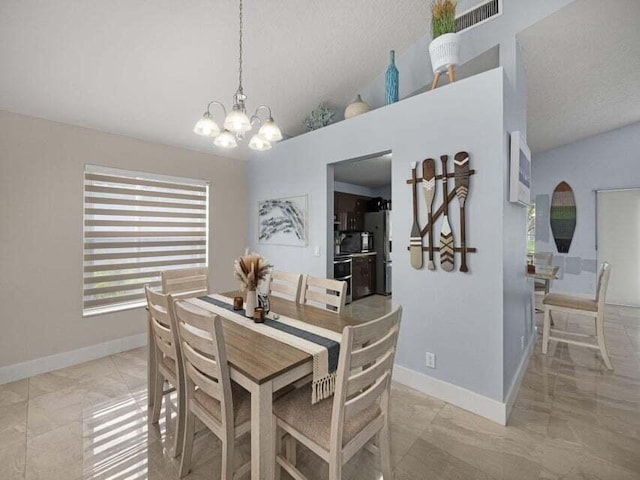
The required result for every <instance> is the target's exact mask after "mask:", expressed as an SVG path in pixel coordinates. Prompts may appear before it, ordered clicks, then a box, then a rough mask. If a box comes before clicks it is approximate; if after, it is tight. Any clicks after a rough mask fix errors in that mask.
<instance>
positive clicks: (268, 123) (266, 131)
mask: <svg viewBox="0 0 640 480" xmlns="http://www.w3.org/2000/svg"><path fill="white" fill-rule="evenodd" d="M258 135H260V136H261V137H262V138H264V139H265V140H266V141H268V142H279V141H280V140H282V132H281V131H280V128H279V127H278V125H276V122H274V121H273V118H271V117H270V118H268V119H267V120H265V122H264V123H263V124H262V127H260V130H259V131H258Z"/></svg>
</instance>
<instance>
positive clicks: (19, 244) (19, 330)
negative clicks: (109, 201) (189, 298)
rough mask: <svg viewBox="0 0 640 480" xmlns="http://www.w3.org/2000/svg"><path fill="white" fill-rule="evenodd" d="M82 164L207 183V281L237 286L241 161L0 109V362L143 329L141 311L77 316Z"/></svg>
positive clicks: (242, 216) (242, 223)
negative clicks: (234, 269)
mask: <svg viewBox="0 0 640 480" xmlns="http://www.w3.org/2000/svg"><path fill="white" fill-rule="evenodd" d="M85 163H91V164H95V165H103V166H108V167H115V168H123V169H129V170H140V171H146V172H153V173H159V174H165V175H177V176H183V177H191V178H199V179H203V180H208V181H210V182H211V193H210V237H209V238H210V250H209V259H210V260H209V263H210V265H209V267H210V275H211V282H212V287H213V288H214V289H231V288H235V287H236V284H235V282H234V281H233V279H232V274H231V272H232V266H233V259H234V258H235V257H237V256H238V255H239V254H241V253H242V251H243V249H244V246H245V245H244V240H245V238H246V215H247V208H246V205H247V203H246V202H247V200H246V175H245V170H246V163H245V162H241V161H238V160H229V159H224V158H219V157H216V156H214V155H208V154H204V153H198V152H194V151H190V150H184V149H179V148H173V147H167V146H164V145H159V144H153V143H148V142H144V141H140V140H134V139H132V138H127V137H122V136H117V135H110V134H105V133H101V132H98V131H95V130H89V129H85V128H80V127H75V126H70V125H64V124H61V123H55V122H50V121H46V120H40V119H36V118H32V117H26V116H21V115H16V114H12V113H8V112H2V111H0V271H1V272H2V275H0V304H1V305H2V310H1V312H0V323H1V325H2V334H1V335H0V367H5V366H8V365H14V364H16V363H19V362H26V361H30V360H34V359H37V358H40V357H44V356H48V355H53V354H59V353H61V352H68V351H72V350H76V349H80V348H83V347H88V346H92V345H95V344H102V343H104V342H109V341H112V340H115V339H119V338H123V337H128V336H131V335H136V334H141V333H144V332H146V316H145V312H144V309H142V308H139V309H135V310H127V311H122V312H117V313H111V314H105V315H97V316H93V317H88V318H83V317H82V196H83V192H82V185H83V171H84V164H85ZM6 370H7V369H5V374H6V375H9V376H11V372H9V373H7V372H6Z"/></svg>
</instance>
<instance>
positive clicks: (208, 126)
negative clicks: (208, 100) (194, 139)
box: [193, 112, 220, 137]
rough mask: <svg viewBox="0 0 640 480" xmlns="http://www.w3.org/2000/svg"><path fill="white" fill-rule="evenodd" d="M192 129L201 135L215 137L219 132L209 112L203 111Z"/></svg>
mask: <svg viewBox="0 0 640 480" xmlns="http://www.w3.org/2000/svg"><path fill="white" fill-rule="evenodd" d="M193 131H194V132H195V133H197V134H198V135H202V136H203V137H215V136H217V135H218V134H219V133H220V127H219V126H218V124H217V123H216V122H214V121H213V118H211V114H210V113H209V112H205V113H204V115H202V118H201V119H200V120H198V121H197V122H196V125H195V127H193Z"/></svg>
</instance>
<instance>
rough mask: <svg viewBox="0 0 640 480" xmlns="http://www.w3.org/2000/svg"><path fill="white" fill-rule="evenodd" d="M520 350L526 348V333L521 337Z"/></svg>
mask: <svg viewBox="0 0 640 480" xmlns="http://www.w3.org/2000/svg"><path fill="white" fill-rule="evenodd" d="M520 350H524V335H522V336H521V337H520Z"/></svg>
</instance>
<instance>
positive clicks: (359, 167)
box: [333, 154, 391, 188]
mask: <svg viewBox="0 0 640 480" xmlns="http://www.w3.org/2000/svg"><path fill="white" fill-rule="evenodd" d="M333 179H334V180H336V181H338V182H344V183H351V184H353V185H361V186H363V187H370V188H376V187H383V186H385V185H389V184H391V154H386V155H382V156H381V157H373V158H365V159H363V160H356V161H347V162H340V163H336V164H335V166H334V169H333Z"/></svg>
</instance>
